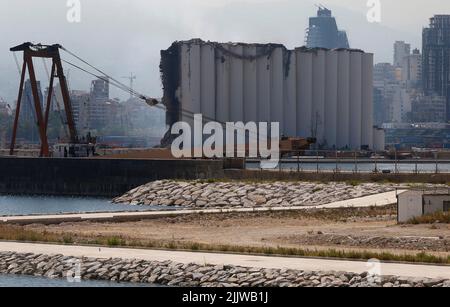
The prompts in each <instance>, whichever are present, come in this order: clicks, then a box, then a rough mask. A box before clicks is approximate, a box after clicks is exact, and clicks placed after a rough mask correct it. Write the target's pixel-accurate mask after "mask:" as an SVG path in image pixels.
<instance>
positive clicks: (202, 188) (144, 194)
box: [113, 180, 394, 208]
mask: <svg viewBox="0 0 450 307" xmlns="http://www.w3.org/2000/svg"><path fill="white" fill-rule="evenodd" d="M393 190H394V188H393V186H392V185H387V184H377V183H364V184H360V185H351V184H346V183H336V182H332V183H328V184H322V183H311V182H270V183H246V182H237V181H236V182H212V183H205V182H202V181H189V182H183V181H172V180H162V181H154V182H150V183H148V184H146V185H143V186H140V187H138V188H136V189H133V190H131V191H129V192H128V193H126V194H124V195H123V196H121V197H118V198H116V199H114V200H113V202H115V203H125V204H131V205H151V206H178V207H182V208H252V207H296V206H315V205H324V204H329V203H332V202H336V201H342V200H348V199H352V198H358V197H363V196H368V195H373V194H379V193H384V192H389V191H393Z"/></svg>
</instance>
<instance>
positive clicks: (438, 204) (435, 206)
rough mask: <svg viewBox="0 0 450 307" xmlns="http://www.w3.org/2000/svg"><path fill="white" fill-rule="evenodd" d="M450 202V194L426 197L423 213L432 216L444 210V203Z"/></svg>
mask: <svg viewBox="0 0 450 307" xmlns="http://www.w3.org/2000/svg"><path fill="white" fill-rule="evenodd" d="M445 201H449V202H450V194H448V195H424V196H423V213H424V214H432V213H435V212H438V211H443V210H444V202H445Z"/></svg>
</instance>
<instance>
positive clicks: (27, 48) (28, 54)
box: [10, 43, 78, 157]
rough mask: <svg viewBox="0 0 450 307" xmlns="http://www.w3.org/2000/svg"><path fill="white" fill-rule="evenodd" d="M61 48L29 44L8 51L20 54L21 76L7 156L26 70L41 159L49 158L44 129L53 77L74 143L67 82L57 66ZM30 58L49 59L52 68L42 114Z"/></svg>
mask: <svg viewBox="0 0 450 307" xmlns="http://www.w3.org/2000/svg"><path fill="white" fill-rule="evenodd" d="M61 48H62V46H61V45H58V44H55V45H41V44H32V43H24V44H21V45H18V46H16V47H13V48H11V49H10V51H12V52H23V66H22V74H21V78H20V86H19V95H18V98H17V107H16V114H15V118H14V126H13V132H12V139H11V146H10V155H13V154H14V148H15V144H16V136H17V128H18V123H19V115H20V105H21V101H22V95H23V86H24V82H25V75H26V72H27V69H28V72H29V76H30V82H31V89H32V94H33V101H34V108H35V111H36V121H37V123H36V124H37V126H38V130H39V137H40V140H41V151H40V156H41V157H49V156H50V150H49V144H48V138H47V128H48V118H49V113H50V106H51V100H52V97H53V92H52V91H53V81H54V79H55V78H58V79H59V84H60V86H61V93H62V97H63V101H64V108H65V112H66V117H67V125H68V127H69V137H70V141H71V143H77V142H78V136H77V130H76V127H75V121H74V117H73V111H72V104H71V102H70V95H69V89H68V87H67V80H66V77H65V76H64V70H63V67H62V63H61V56H60V53H59V50H60V49H61ZM33 58H43V59H46V58H47V59H51V60H52V68H51V73H50V85H49V88H48V95H47V102H46V105H45V112H44V110H42V107H41V101H40V98H39V92H38V86H37V81H36V73H35V70H34V65H33Z"/></svg>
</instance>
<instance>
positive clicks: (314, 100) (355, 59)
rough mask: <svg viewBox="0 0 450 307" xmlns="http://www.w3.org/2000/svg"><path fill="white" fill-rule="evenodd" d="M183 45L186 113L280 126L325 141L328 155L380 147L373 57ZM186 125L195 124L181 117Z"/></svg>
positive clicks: (283, 130) (292, 133) (181, 62)
mask: <svg viewBox="0 0 450 307" xmlns="http://www.w3.org/2000/svg"><path fill="white" fill-rule="evenodd" d="M178 44H179V45H180V46H181V48H180V50H181V51H180V53H181V54H180V57H179V65H178V66H179V70H180V71H181V72H180V75H181V78H180V80H179V82H180V84H179V85H178V90H177V94H178V95H177V96H178V98H179V102H180V105H181V109H183V110H186V111H188V112H191V113H202V114H203V115H204V116H208V117H213V118H214V119H215V120H217V121H220V122H228V121H232V122H236V121H244V122H249V121H255V122H265V121H272V122H280V129H281V133H282V134H284V135H286V136H299V137H317V139H318V141H319V143H320V144H322V145H324V146H326V147H328V148H333V147H336V148H345V147H348V148H352V149H359V148H360V147H361V145H369V146H370V147H373V146H374V140H373V137H374V136H373V129H372V126H373V118H372V113H373V112H372V109H373V106H372V104H373V98H372V83H373V82H372V70H373V54H369V53H364V52H362V51H359V50H344V49H339V50H326V49H306V48H297V49H295V50H287V49H286V48H285V47H284V46H282V45H275V44H267V45H260V44H232V43H227V44H219V43H213V42H203V41H201V40H192V41H186V42H179V43H178ZM163 74H164V71H163ZM166 87H167V86H165V88H166ZM212 115H214V116H212ZM179 120H184V121H187V122H190V118H189V116H186V115H183V114H182V112H181V110H180V116H179Z"/></svg>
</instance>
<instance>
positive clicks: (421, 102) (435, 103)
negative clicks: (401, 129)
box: [412, 96, 447, 123]
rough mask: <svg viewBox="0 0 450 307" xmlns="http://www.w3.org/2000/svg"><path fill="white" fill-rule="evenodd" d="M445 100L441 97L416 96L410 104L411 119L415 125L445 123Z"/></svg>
mask: <svg viewBox="0 0 450 307" xmlns="http://www.w3.org/2000/svg"><path fill="white" fill-rule="evenodd" d="M446 109H447V108H446V99H445V97H442V96H417V97H416V98H415V99H414V100H413V102H412V118H413V121H414V122H416V123H445V120H446Z"/></svg>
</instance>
